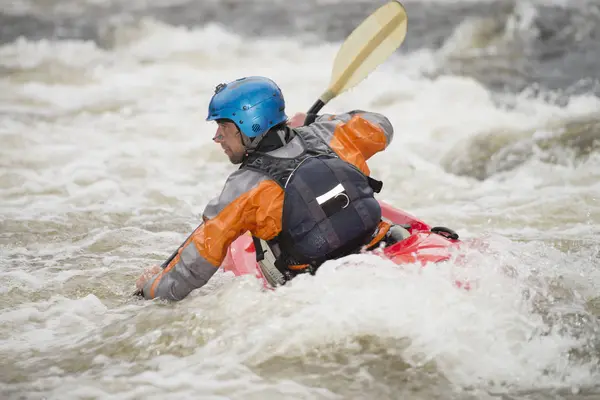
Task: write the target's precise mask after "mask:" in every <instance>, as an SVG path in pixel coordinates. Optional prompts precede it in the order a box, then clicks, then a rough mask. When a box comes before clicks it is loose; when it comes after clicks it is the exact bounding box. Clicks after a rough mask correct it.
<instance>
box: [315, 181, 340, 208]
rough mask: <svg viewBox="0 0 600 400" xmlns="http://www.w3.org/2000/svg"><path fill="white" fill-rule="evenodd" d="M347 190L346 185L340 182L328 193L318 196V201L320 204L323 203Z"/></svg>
mask: <svg viewBox="0 0 600 400" xmlns="http://www.w3.org/2000/svg"><path fill="white" fill-rule="evenodd" d="M345 190H346V189H345V188H344V186H343V185H342V184H341V183H340V184H338V185H337V186H336V187H334V188H333V189H331V190H330V191H328V192H327V193H324V194H322V195H320V196H319V197H317V203H319V205H320V204H323V203H325V202H326V201H327V200H331V199H332V198H334V197H336V196H337V195H339V194H341V193H342V192H344V191H345Z"/></svg>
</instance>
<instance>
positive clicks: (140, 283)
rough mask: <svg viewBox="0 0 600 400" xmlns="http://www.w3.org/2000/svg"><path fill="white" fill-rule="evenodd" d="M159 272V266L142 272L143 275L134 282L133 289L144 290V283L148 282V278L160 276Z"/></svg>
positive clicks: (160, 269)
mask: <svg viewBox="0 0 600 400" xmlns="http://www.w3.org/2000/svg"><path fill="white" fill-rule="evenodd" d="M161 271H162V268H161V267H160V265H155V266H153V267H151V268H147V269H146V270H145V271H144V273H143V274H142V275H141V276H140V277H139V278H138V280H137V281H136V282H135V287H136V288H137V289H138V290H142V289H144V286H145V285H146V282H148V280H149V279H150V278H152V277H153V276H154V275H158V274H160V273H161Z"/></svg>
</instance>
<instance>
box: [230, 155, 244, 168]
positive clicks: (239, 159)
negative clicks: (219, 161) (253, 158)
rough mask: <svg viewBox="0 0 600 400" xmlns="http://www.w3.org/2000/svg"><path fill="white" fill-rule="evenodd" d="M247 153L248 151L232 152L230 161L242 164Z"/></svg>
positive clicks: (234, 163)
mask: <svg viewBox="0 0 600 400" xmlns="http://www.w3.org/2000/svg"><path fill="white" fill-rule="evenodd" d="M245 155H246V153H238V154H236V153H232V154H231V155H230V156H229V161H230V162H231V163H232V164H233V165H238V164H241V163H242V161H244V156H245Z"/></svg>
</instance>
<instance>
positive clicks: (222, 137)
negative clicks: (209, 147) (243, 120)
mask: <svg viewBox="0 0 600 400" xmlns="http://www.w3.org/2000/svg"><path fill="white" fill-rule="evenodd" d="M213 140H214V141H215V143H219V144H220V145H221V148H222V149H223V151H224V152H225V154H226V155H227V157H229V161H231V163H232V164H240V163H241V162H242V160H243V159H244V155H245V154H246V149H245V148H244V145H243V144H242V133H241V132H240V130H239V129H238V127H237V126H236V125H235V124H234V123H233V122H231V121H217V132H216V133H215V137H214V138H213Z"/></svg>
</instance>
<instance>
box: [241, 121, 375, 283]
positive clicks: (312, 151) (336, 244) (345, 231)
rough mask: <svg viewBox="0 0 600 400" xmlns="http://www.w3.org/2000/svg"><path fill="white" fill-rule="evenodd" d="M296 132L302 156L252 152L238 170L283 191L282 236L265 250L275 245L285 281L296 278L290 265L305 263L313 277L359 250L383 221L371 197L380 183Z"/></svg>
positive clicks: (310, 137) (322, 144)
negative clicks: (331, 262)
mask: <svg viewBox="0 0 600 400" xmlns="http://www.w3.org/2000/svg"><path fill="white" fill-rule="evenodd" d="M295 133H296V136H295V137H294V138H293V139H292V140H300V142H301V144H302V147H303V148H304V151H303V152H302V153H301V154H300V155H298V156H296V157H294V158H280V157H274V156H272V155H269V154H267V153H263V152H260V151H255V152H253V153H250V154H249V155H248V156H247V157H246V159H245V160H244V162H243V164H242V165H241V167H240V168H242V169H249V170H254V171H257V172H261V173H263V174H265V175H267V176H268V177H269V178H271V179H272V180H274V181H275V182H277V183H278V184H279V185H280V186H281V187H282V188H283V190H284V201H283V214H282V231H281V233H280V234H279V235H278V236H277V237H276V238H275V239H273V240H272V241H270V242H269V245H273V244H277V245H278V246H279V249H280V251H281V255H280V256H279V257H278V258H277V260H276V262H275V265H276V267H277V269H278V270H279V271H280V272H281V273H282V274H283V275H284V276H285V277H286V278H287V279H290V278H291V277H292V276H293V275H295V273H294V272H293V271H291V270H290V269H289V268H288V266H290V265H299V264H308V265H309V268H308V269H307V270H308V271H309V272H311V273H314V271H315V270H316V268H317V267H318V266H319V265H321V264H322V263H323V262H325V261H326V260H329V259H335V258H340V257H343V256H345V255H348V254H351V253H354V252H356V251H357V250H360V248H361V247H362V246H363V245H365V244H366V243H368V242H369V241H370V240H371V238H372V235H373V233H374V232H375V230H376V229H377V226H378V224H379V222H380V220H381V207H380V205H379V203H378V202H377V200H376V199H375V197H374V192H376V193H379V191H380V190H381V188H382V183H381V182H379V181H376V180H374V179H372V178H370V177H368V176H366V175H365V174H363V173H362V172H361V171H360V170H359V169H358V168H356V167H355V166H354V165H352V164H350V163H348V162H346V161H344V160H342V159H341V158H339V157H338V156H337V154H336V153H335V152H334V151H333V150H332V149H331V148H330V147H329V146H328V145H327V144H326V143H325V142H324V141H323V140H322V139H321V138H319V137H318V136H316V135H315V134H313V133H311V132H306V131H295ZM296 138H297V139H296ZM253 240H254V244H255V247H256V255H257V260H259V261H260V260H261V256H262V252H263V251H264V249H262V246H261V245H260V241H259V239H258V238H253Z"/></svg>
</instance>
